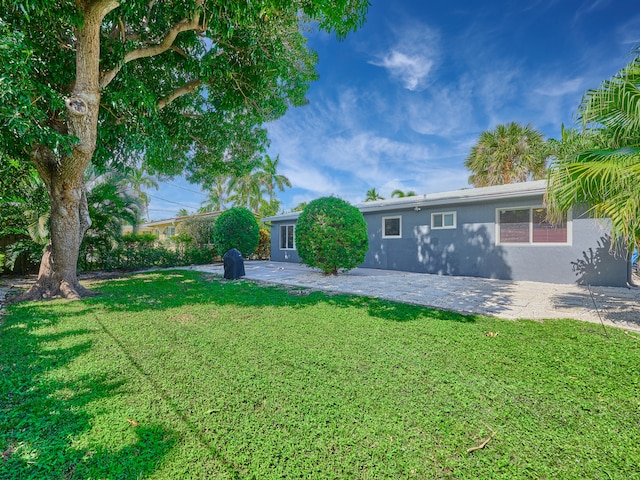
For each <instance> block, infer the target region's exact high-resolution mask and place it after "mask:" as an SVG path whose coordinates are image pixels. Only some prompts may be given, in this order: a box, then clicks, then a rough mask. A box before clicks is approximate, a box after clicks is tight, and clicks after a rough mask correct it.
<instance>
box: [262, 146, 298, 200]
mask: <svg viewBox="0 0 640 480" xmlns="http://www.w3.org/2000/svg"><path fill="white" fill-rule="evenodd" d="M279 161H280V156H277V157H276V159H275V160H272V159H271V157H270V156H269V155H265V156H264V159H263V161H262V164H261V165H259V166H258V171H257V172H256V174H257V175H259V176H260V177H261V182H262V184H263V185H264V186H265V187H266V189H267V193H268V194H269V200H274V199H275V197H276V194H275V189H276V188H277V189H278V190H280V191H281V192H283V191H284V188H285V187H289V188H291V181H290V180H289V179H288V178H287V177H285V176H284V175H279V174H278V173H277V170H278V162H279Z"/></svg>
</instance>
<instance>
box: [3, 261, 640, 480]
mask: <svg viewBox="0 0 640 480" xmlns="http://www.w3.org/2000/svg"><path fill="white" fill-rule="evenodd" d="M91 286H92V288H94V289H96V290H98V291H99V292H100V293H101V295H100V296H99V297H96V298H92V299H87V300H83V301H79V302H65V301H53V302H46V303H32V304H20V305H13V306H11V307H10V308H9V311H8V313H7V315H6V316H5V317H4V318H3V319H2V320H0V322H2V325H1V326H0V478H2V479H14V478H15V479H31V478H33V479H49V478H50V479H89V478H92V479H103V478H104V479H136V478H154V479H156V478H157V479H186V478H202V479H204V478H211V479H218V478H220V479H251V478H255V479H276V478H278V479H279V478H307V479H384V478H389V479H402V478H407V479H413V478H415V479H433V478H470V479H471V478H472V479H476V478H492V479H493V478H508V479H514V478H536V479H538V478H548V479H555V478H563V479H573V478H589V479H632V478H640V473H639V472H640V395H639V393H640V339H639V338H638V336H636V335H633V334H628V333H625V332H623V331H621V330H616V329H610V328H609V329H608V333H609V336H610V338H607V337H606V336H604V334H603V331H602V327H601V326H600V325H594V324H589V323H580V322H575V321H568V320H565V321H546V322H533V321H524V320H523V321H517V322H513V321H508V320H497V319H493V318H486V317H480V316H463V315H458V314H455V313H450V312H441V311H437V310H431V309H427V308H422V307H416V306H411V305H403V304H397V303H393V302H388V301H381V300H375V299H370V298H358V297H350V296H344V295H335V296H329V295H326V294H323V293H320V292H314V293H311V294H308V295H305V294H304V293H306V292H300V291H298V290H296V291H287V290H286V289H284V288H276V287H264V286H260V285H257V284H254V283H251V282H247V281H239V282H227V281H222V280H221V279H219V278H218V277H213V276H207V275H203V274H198V273H195V272H181V271H174V272H162V273H145V274H137V275H133V276H131V277H128V278H123V279H116V280H104V281H96V282H93V284H92V285H91ZM487 440H488V441H487ZM481 446H482V448H476V449H475V450H471V451H469V450H470V449H472V448H474V447H481Z"/></svg>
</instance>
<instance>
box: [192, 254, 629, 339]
mask: <svg viewBox="0 0 640 480" xmlns="http://www.w3.org/2000/svg"><path fill="white" fill-rule="evenodd" d="M190 268H191V269H194V270H199V271H205V272H213V273H217V274H220V275H222V274H223V267H222V265H203V266H194V267H190ZM245 272H246V275H245V278H247V279H250V280H258V281H263V282H269V283H274V284H281V285H289V286H298V287H306V288H311V289H317V290H325V291H331V292H340V293H350V294H355V295H367V296H371V297H379V298H385V299H389V300H396V301H400V302H407V303H414V304H418V305H425V306H429V307H435V308H441V309H445V310H453V311H457V312H462V313H478V314H485V315H493V316H496V317H501V318H508V319H516V318H529V319H535V320H542V319H547V318H574V319H577V320H585V321H589V322H597V323H599V322H600V321H601V319H602V322H603V323H605V324H606V325H615V326H618V327H623V328H627V329H630V330H636V331H640V288H638V287H631V288H617V287H591V288H589V287H586V286H585V287H583V286H578V285H561V284H552V283H540V282H519V281H518V282H516V281H505V280H492V279H487V278H476V277H453V276H446V275H428V274H423V273H409V272H398V271H391V270H376V269H370V268H356V269H354V270H352V271H350V272H347V273H344V274H340V275H337V276H327V275H323V274H322V273H320V272H319V271H316V270H313V269H310V268H307V267H306V266H304V265H301V264H296V263H282V262H265V261H247V262H245Z"/></svg>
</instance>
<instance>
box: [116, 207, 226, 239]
mask: <svg viewBox="0 0 640 480" xmlns="http://www.w3.org/2000/svg"><path fill="white" fill-rule="evenodd" d="M221 213H222V212H221V211H216V212H207V213H196V214H193V215H185V216H182V217H172V218H166V219H164V220H154V221H152V222H146V223H141V224H140V225H138V228H137V233H140V234H143V233H150V234H151V235H153V236H155V237H156V238H157V239H158V241H161V242H163V241H165V240H168V239H170V238H171V237H173V236H175V234H176V227H177V226H178V225H179V224H181V223H182V222H184V221H185V220H187V219H190V218H216V217H218V216H220V214H221ZM132 232H133V227H132V226H131V225H124V226H123V227H122V234H123V235H126V234H128V233H132Z"/></svg>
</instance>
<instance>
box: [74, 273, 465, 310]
mask: <svg viewBox="0 0 640 480" xmlns="http://www.w3.org/2000/svg"><path fill="white" fill-rule="evenodd" d="M202 280H204V281H202ZM96 287H98V290H100V291H101V292H102V295H101V296H100V297H97V298H93V299H87V300H86V302H87V304H88V305H89V306H90V305H96V307H97V306H98V305H99V306H100V308H107V309H108V310H110V311H123V312H142V311H148V310H149V309H156V310H164V309H169V308H179V307H182V306H185V305H195V304H202V305H206V304H211V305H216V304H217V305H229V304H232V305H236V306H239V307H267V306H269V307H273V306H275V307H278V306H282V307H292V308H300V309H301V308H306V307H309V306H312V305H316V304H320V303H327V304H330V305H333V306H336V307H339V308H353V307H358V308H366V310H367V312H368V313H369V315H371V316H373V317H376V318H381V319H384V320H390V321H396V322H406V321H412V320H418V319H425V318H432V319H438V320H445V321H454V322H461V323H470V322H475V321H476V320H477V318H478V317H477V316H476V315H464V314H461V313H457V312H453V311H447V310H437V309H433V308H428V307H425V306H420V305H415V304H410V303H400V302H394V301H391V300H384V299H379V298H373V297H366V296H357V295H351V294H336V293H326V292H320V291H313V290H308V289H304V288H300V287H286V286H281V285H275V286H274V285H265V284H262V283H260V282H256V281H252V280H237V281H228V280H224V279H222V277H220V276H218V275H213V274H203V273H199V272H189V271H170V272H162V273H158V272H152V273H144V274H135V275H133V276H131V277H127V278H120V279H116V280H110V281H108V282H100V283H99V284H97V285H96ZM89 308H91V307H89Z"/></svg>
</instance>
